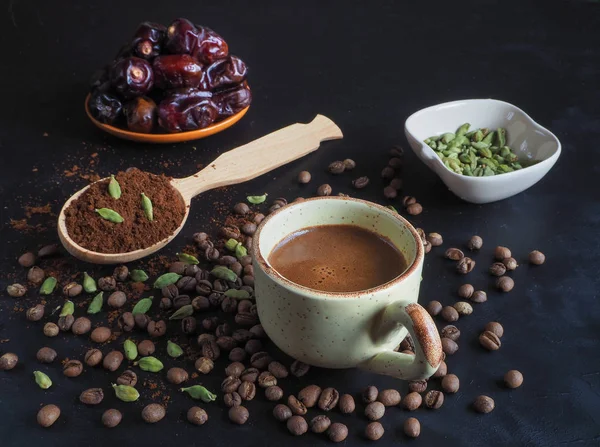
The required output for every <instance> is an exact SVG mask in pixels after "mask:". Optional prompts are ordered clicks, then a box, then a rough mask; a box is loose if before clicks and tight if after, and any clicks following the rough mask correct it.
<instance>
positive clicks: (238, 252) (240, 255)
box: [235, 243, 248, 259]
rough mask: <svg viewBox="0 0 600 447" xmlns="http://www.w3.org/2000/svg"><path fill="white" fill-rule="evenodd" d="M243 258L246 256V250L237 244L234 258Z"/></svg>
mask: <svg viewBox="0 0 600 447" xmlns="http://www.w3.org/2000/svg"><path fill="white" fill-rule="evenodd" d="M244 256H248V250H246V247H244V246H243V245H242V244H241V243H239V244H237V245H236V247H235V257H236V258H238V259H242V258H243V257H244Z"/></svg>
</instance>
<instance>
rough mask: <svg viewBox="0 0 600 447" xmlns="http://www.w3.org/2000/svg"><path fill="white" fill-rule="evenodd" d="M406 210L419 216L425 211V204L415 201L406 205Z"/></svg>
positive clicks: (412, 214)
mask: <svg viewBox="0 0 600 447" xmlns="http://www.w3.org/2000/svg"><path fill="white" fill-rule="evenodd" d="M406 212H407V213H408V214H410V215H411V216H418V215H419V214H421V213H422V212H423V206H421V204H420V203H413V204H412V205H408V206H407V207H406Z"/></svg>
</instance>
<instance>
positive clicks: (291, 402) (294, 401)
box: [287, 394, 308, 416]
mask: <svg viewBox="0 0 600 447" xmlns="http://www.w3.org/2000/svg"><path fill="white" fill-rule="evenodd" d="M287 405H288V407H289V408H290V410H292V413H294V414H297V415H300V416H304V415H305V414H306V413H307V412H308V410H307V408H306V405H304V404H303V403H302V402H300V400H298V398H297V397H296V396H294V395H293V394H291V395H290V396H289V397H288V400H287Z"/></svg>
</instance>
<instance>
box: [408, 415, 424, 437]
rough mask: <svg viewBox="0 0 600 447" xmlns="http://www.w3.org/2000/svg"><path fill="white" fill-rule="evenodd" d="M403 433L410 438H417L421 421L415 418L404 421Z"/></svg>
mask: <svg viewBox="0 0 600 447" xmlns="http://www.w3.org/2000/svg"><path fill="white" fill-rule="evenodd" d="M404 434H405V435H406V436H408V437H410V438H418V437H419V435H420V434H421V423H420V422H419V420H418V419H417V418H408V419H407V420H406V421H404Z"/></svg>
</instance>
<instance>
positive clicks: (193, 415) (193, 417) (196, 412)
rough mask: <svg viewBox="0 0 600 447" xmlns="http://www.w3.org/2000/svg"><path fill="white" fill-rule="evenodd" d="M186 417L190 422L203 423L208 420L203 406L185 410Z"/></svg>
mask: <svg viewBox="0 0 600 447" xmlns="http://www.w3.org/2000/svg"><path fill="white" fill-rule="evenodd" d="M186 418H187V420H188V422H189V423H190V424H194V425H204V424H205V423H206V421H208V414H207V413H206V411H205V410H204V409H203V408H200V407H192V408H190V409H189V410H188V411H187V414H186Z"/></svg>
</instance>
